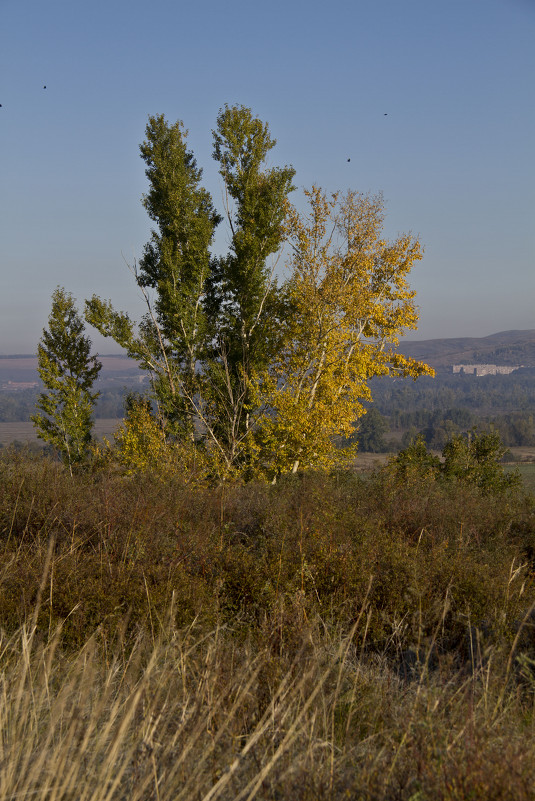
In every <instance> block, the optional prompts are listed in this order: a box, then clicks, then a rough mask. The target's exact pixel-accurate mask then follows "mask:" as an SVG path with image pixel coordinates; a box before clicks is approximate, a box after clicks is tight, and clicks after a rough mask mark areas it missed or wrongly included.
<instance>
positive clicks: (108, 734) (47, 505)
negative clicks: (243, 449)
mask: <svg viewBox="0 0 535 801" xmlns="http://www.w3.org/2000/svg"><path fill="white" fill-rule="evenodd" d="M534 554H535V515H534V506H533V502H532V500H530V499H529V498H526V497H524V496H523V495H522V494H516V495H511V496H504V495H500V496H496V497H494V496H489V495H485V496H483V495H481V494H480V493H478V492H477V491H476V490H475V489H473V488H470V487H468V488H467V487H462V486H460V485H459V486H454V487H447V486H441V485H438V484H437V482H427V483H426V481H425V480H423V479H422V480H421V481H419V482H418V483H416V484H414V486H413V485H410V484H409V483H407V484H405V485H401V486H400V485H399V482H398V483H396V482H392V481H390V480H389V478H388V475H385V474H377V475H375V476H372V477H371V478H369V479H366V480H363V479H362V478H360V477H358V476H355V475H352V474H339V475H334V476H326V475H323V474H309V475H305V476H302V477H296V478H294V479H289V480H288V481H283V482H281V483H280V484H279V485H277V486H276V487H270V486H266V485H263V484H256V485H253V484H251V485H248V486H245V487H243V486H228V487H224V488H221V487H220V488H216V489H214V488H212V489H211V488H206V487H199V486H190V485H188V484H186V483H185V480H184V477H178V478H176V479H173V480H171V479H168V480H166V481H161V480H157V479H156V478H154V477H151V476H144V477H135V478H128V479H127V478H125V477H123V476H121V475H118V474H116V473H113V472H111V473H109V474H107V473H106V472H104V471H103V472H100V473H98V474H95V475H93V474H91V473H86V474H81V475H79V476H75V477H74V479H70V477H69V476H68V475H67V474H66V473H65V471H63V470H62V469H61V467H60V466H59V465H57V464H54V463H52V462H49V461H47V460H45V459H30V458H28V457H26V456H24V455H21V454H11V455H6V456H5V458H3V459H0V555H1V568H0V588H1V592H0V620H1V625H2V628H3V631H2V634H1V639H0V693H1V697H0V798H1V799H2V801H11V799H13V801H15V799H25V800H26V799H27V800H28V801H30V800H33V799H38V800H39V801H45V800H46V801H60V799H61V801H64V800H65V801H66V800H67V799H69V800H70V799H72V800H73V801H74V799H76V801H79V799H82V801H90V800H91V801H92V800H93V799H94V800H95V801H96V799H98V801H107V800H108V799H109V801H116V800H117V801H118V800H119V799H121V801H122V799H125V801H126V799H128V801H135V800H137V799H139V800H140V801H149V800H151V799H154V801H164V799H165V800H166V801H167V800H169V801H171V800H172V801H176V800H177V801H180V799H184V801H190V799H193V801H246V800H250V801H252V799H259V800H260V801H268V799H269V801H272V800H273V799H278V801H294V800H295V801H342V799H353V800H354V801H357V800H358V801H381V800H382V799H392V801H435V799H438V801H479V799H481V801H483V800H484V801H487V800H488V799H491V800H492V799H494V800H495V801H498V800H499V799H504V800H505V799H507V800H508V801H509V799H512V801H528V799H534V798H535V792H534V790H533V788H534V787H535V738H534V736H533V735H534V734H535V732H534V727H535V718H534V702H535V636H534V625H533V622H534V616H533V603H534V601H535V587H534V582H533V573H534V567H533V565H534Z"/></svg>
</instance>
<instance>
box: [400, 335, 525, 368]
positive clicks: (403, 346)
mask: <svg viewBox="0 0 535 801" xmlns="http://www.w3.org/2000/svg"><path fill="white" fill-rule="evenodd" d="M400 351H401V352H402V353H403V354H405V355H406V356H411V357H412V358H413V359H420V360H422V361H425V362H427V363H428V364H430V365H431V366H432V367H449V366H450V365H452V364H472V363H473V364H498V365H513V364H515V365H516V364H518V365H522V366H524V367H535V329H529V330H527V331H500V332H499V333H497V334H491V335H490V336H488V337H458V338H452V339H426V340H422V341H420V342H417V341H410V340H407V341H405V340H403V341H402V342H401V343H400Z"/></svg>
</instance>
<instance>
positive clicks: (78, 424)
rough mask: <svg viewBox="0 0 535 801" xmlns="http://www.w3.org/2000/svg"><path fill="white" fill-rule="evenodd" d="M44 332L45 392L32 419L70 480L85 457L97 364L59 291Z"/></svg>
mask: <svg viewBox="0 0 535 801" xmlns="http://www.w3.org/2000/svg"><path fill="white" fill-rule="evenodd" d="M48 325H49V329H48V330H46V329H44V330H43V336H42V338H41V341H40V343H39V345H38V371H39V376H40V377H41V380H42V381H43V384H44V385H45V387H46V388H47V390H48V392H43V393H41V394H40V395H39V398H38V401H37V408H38V409H39V410H40V411H39V413H38V414H34V415H32V417H31V419H32V422H33V423H34V425H35V427H36V428H37V435H38V437H40V438H41V439H43V440H45V441H46V442H49V443H50V444H51V445H53V447H54V448H55V449H56V450H57V451H58V452H59V454H60V455H61V457H62V459H63V461H64V462H65V463H66V464H67V465H68V467H69V471H70V473H71V475H72V472H73V468H74V467H75V466H76V465H78V464H80V463H81V462H83V461H84V459H85V458H86V457H87V454H88V450H89V445H90V443H91V430H92V427H93V421H92V414H93V408H94V405H95V401H96V399H97V398H98V395H99V393H98V392H91V388H92V386H93V383H94V382H95V381H96V379H97V377H98V374H99V372H100V369H101V367H102V365H101V363H100V362H99V361H98V360H97V358H96V357H95V356H90V351H91V340H90V339H89V338H88V337H86V336H84V323H83V320H82V319H81V318H80V316H79V314H78V311H77V309H76V306H75V301H74V299H73V297H72V295H71V294H70V293H68V292H66V291H65V290H64V289H63V288H62V287H57V289H56V290H55V291H54V292H53V294H52V309H51V312H50V316H49V318H48Z"/></svg>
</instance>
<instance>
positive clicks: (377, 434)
mask: <svg viewBox="0 0 535 801" xmlns="http://www.w3.org/2000/svg"><path fill="white" fill-rule="evenodd" d="M388 428H389V426H388V422H387V420H386V419H385V418H384V417H383V415H382V414H381V413H380V412H379V411H377V409H375V408H374V407H373V406H372V407H371V408H369V409H368V410H367V411H366V414H364V415H363V416H362V417H361V418H360V420H359V421H358V423H357V430H356V432H355V434H353V436H352V437H351V438H350V441H351V442H357V443H358V446H359V450H360V451H364V452H365V453H384V451H385V450H386V448H387V443H386V440H385V434H386V433H387V432H388Z"/></svg>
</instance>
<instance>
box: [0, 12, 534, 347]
mask: <svg viewBox="0 0 535 801" xmlns="http://www.w3.org/2000/svg"><path fill="white" fill-rule="evenodd" d="M0 30H1V31H2V36H1V47H0V104H1V108H0V147H1V160H2V161H1V169H0V269H1V275H2V285H1V291H0V353H2V354H10V353H34V352H35V351H36V347H37V343H38V341H39V338H40V336H41V333H42V329H43V327H46V325H47V318H48V314H49V312H50V305H51V295H52V292H53V290H54V289H55V287H56V286H58V285H60V286H63V287H65V289H66V290H67V291H69V292H71V293H72V294H73V295H74V297H75V298H76V299H77V301H78V304H79V307H80V308H82V307H83V301H84V299H85V298H89V297H91V296H92V295H93V294H97V295H99V296H100V297H102V298H105V299H110V300H112V302H113V304H114V306H115V307H116V308H117V309H118V310H123V311H127V312H129V314H130V315H131V316H132V317H133V319H139V318H140V317H141V315H142V314H143V313H144V308H143V304H142V300H141V298H140V296H139V290H138V289H137V288H136V286H135V284H134V282H133V279H132V276H131V274H130V272H129V269H128V264H132V263H133V261H134V259H136V258H137V259H139V258H140V257H141V256H142V253H143V246H144V244H145V243H146V242H147V240H148V239H149V236H150V228H151V223H150V220H149V219H148V217H147V215H146V212H145V210H144V208H143V206H142V204H141V197H142V195H143V193H144V192H146V191H147V189H148V184H147V180H146V177H145V173H144V169H145V165H144V163H143V161H142V159H141V158H140V154H139V144H140V143H141V142H142V141H143V139H144V135H145V126H146V123H147V119H148V116H149V115H155V114H162V113H163V114H164V115H165V116H166V118H167V119H168V120H169V121H170V122H174V121H176V120H178V119H180V120H182V121H183V122H184V125H185V127H186V128H187V129H188V131H189V134H188V146H189V147H190V149H192V150H193V151H194V153H195V156H196V158H197V162H198V165H199V166H201V167H202V168H203V170H204V172H203V183H204V185H205V186H206V188H207V189H208V190H209V191H210V192H211V193H212V196H213V198H214V202H215V204H216V205H217V206H218V207H219V208H220V209H221V208H222V190H221V179H220V177H219V175H218V172H217V165H216V163H215V161H214V160H213V159H212V130H213V128H214V127H215V121H216V118H217V114H218V111H219V109H220V108H221V107H222V106H224V104H225V103H228V104H229V105H234V104H241V105H245V106H248V107H250V108H251V109H252V110H253V112H254V113H255V114H256V115H257V116H259V117H260V118H261V119H262V120H263V121H265V122H267V123H268V124H269V127H270V131H271V134H272V136H274V137H275V138H276V139H277V146H276V147H275V148H274V149H273V150H272V151H271V156H270V166H279V165H283V164H291V165H292V166H293V167H294V168H295V170H296V176H295V183H296V185H297V187H298V190H297V191H296V192H294V193H293V197H292V200H293V202H294V203H296V204H297V205H298V206H299V205H300V204H302V205H303V207H304V202H303V189H305V188H309V187H310V186H311V185H312V184H313V183H315V184H317V185H320V186H321V187H323V188H324V189H325V190H326V191H329V192H331V191H336V190H347V189H354V190H357V191H361V192H368V191H369V192H373V193H375V192H379V191H381V192H382V193H383V195H384V198H385V201H386V223H385V234H386V235H387V236H388V237H390V238H393V237H395V236H397V235H398V234H400V233H404V232H407V231H412V232H413V234H415V235H417V236H418V237H419V238H420V240H421V241H422V243H423V245H424V247H425V255H424V258H423V260H422V261H421V262H418V263H417V264H416V265H415V266H414V268H413V271H412V273H411V279H410V283H411V286H412V287H413V288H414V289H415V290H416V292H417V303H418V306H419V309H420V321H419V326H418V331H416V332H415V331H411V332H409V334H408V336H407V338H408V339H411V340H414V339H430V338H436V337H456V336H487V335H489V334H492V333H495V332H498V331H505V330H510V329H528V328H535V303H534V301H535V226H534V212H535V102H534V95H535V93H534V86H535V46H534V42H535V0H329V2H328V3H327V2H326V1H325V0H322V1H321V2H317V0H306V2H305V0H284V2H283V1H282V0H270V2H269V3H256V2H254V0H253V1H252V0H226V2H224V3H222V2H221V0H218V1H217V2H216V0H197V2H189V3H185V2H178V0H175V1H174V2H171V0H151V2H150V3H148V2H143V3H142V2H139V0H105V2H103V0H91V2H84V3H82V2H80V1H79V0H47V2H46V3H44V2H43V0H0ZM45 86H46V89H45V88H44V87H45ZM348 159H351V160H350V161H348ZM227 242H228V235H227V232H226V231H225V230H224V229H221V230H220V232H219V233H218V237H217V240H216V250H219V251H222V250H224V249H225V248H226V244H227ZM89 335H90V336H91V339H92V340H93V344H94V347H95V350H98V352H99V353H101V354H105V353H114V352H117V350H118V348H117V346H116V345H115V344H114V343H113V342H111V340H104V339H102V338H101V337H100V335H98V334H97V333H96V332H95V331H94V330H93V329H89Z"/></svg>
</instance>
